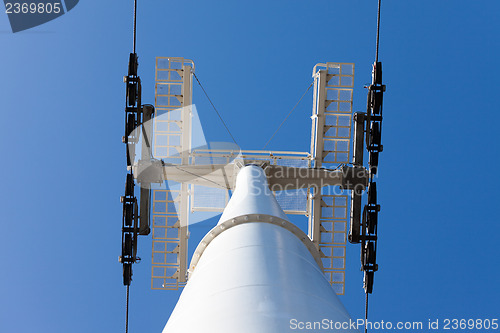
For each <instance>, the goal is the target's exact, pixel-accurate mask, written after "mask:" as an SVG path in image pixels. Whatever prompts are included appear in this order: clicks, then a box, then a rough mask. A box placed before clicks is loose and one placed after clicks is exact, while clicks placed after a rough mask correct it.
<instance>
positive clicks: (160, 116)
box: [151, 57, 194, 290]
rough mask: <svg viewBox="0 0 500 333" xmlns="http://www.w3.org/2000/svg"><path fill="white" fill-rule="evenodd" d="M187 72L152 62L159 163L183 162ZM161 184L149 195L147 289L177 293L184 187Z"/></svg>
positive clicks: (189, 66)
mask: <svg viewBox="0 0 500 333" xmlns="http://www.w3.org/2000/svg"><path fill="white" fill-rule="evenodd" d="M192 70H194V63H193V62H192V61H191V60H187V59H184V58H165V57H157V58H156V69H155V79H156V82H155V109H156V116H155V118H154V123H153V133H152V135H153V140H152V141H153V156H154V157H155V158H158V159H162V160H163V161H164V162H165V163H172V164H179V165H180V164H188V163H189V152H190V149H191V93H192V80H191V76H192V74H191V72H192ZM169 185H170V186H171V187H170V188H169ZM166 186H167V189H153V191H152V201H153V202H152V217H153V250H152V267H151V288H152V289H167V290H177V289H178V288H179V287H182V286H183V285H184V284H185V282H186V269H187V238H188V237H187V235H188V230H187V229H188V227H187V226H188V213H189V198H188V185H187V184H178V183H177V185H174V186H175V190H173V189H171V188H172V186H173V182H171V183H170V184H166Z"/></svg>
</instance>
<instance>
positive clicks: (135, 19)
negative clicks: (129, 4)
mask: <svg viewBox="0 0 500 333" xmlns="http://www.w3.org/2000/svg"><path fill="white" fill-rule="evenodd" d="M136 27H137V0H134V31H133V35H134V43H133V49H134V52H133V53H135V44H136V39H137V31H136Z"/></svg>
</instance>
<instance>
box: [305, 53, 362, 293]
mask: <svg viewBox="0 0 500 333" xmlns="http://www.w3.org/2000/svg"><path fill="white" fill-rule="evenodd" d="M313 77H314V97H313V115H312V119H313V124H312V133H311V152H312V154H313V159H314V166H315V167H316V168H327V169H334V168H337V167H339V166H340V165H341V164H345V163H349V162H350V155H351V118H352V101H353V87H354V64H352V63H330V62H329V63H326V64H317V65H316V66H315V67H314V69H313ZM330 190H332V188H331V187H325V188H322V189H315V190H314V189H313V190H311V196H310V198H309V205H310V211H311V214H310V215H309V237H311V239H312V240H313V243H314V244H315V245H316V246H317V247H318V249H319V250H320V252H321V256H322V260H323V265H324V271H325V275H326V277H327V279H328V281H329V282H330V284H331V285H332V287H333V288H334V290H335V292H336V293H337V294H338V295H343V294H344V289H345V255H346V238H347V218H348V215H347V212H348V201H349V200H348V199H349V198H348V196H347V195H330V194H328V193H334V192H329V191H330Z"/></svg>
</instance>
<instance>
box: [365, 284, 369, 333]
mask: <svg viewBox="0 0 500 333" xmlns="http://www.w3.org/2000/svg"><path fill="white" fill-rule="evenodd" d="M367 331H368V293H366V298H365V333H366V332H367Z"/></svg>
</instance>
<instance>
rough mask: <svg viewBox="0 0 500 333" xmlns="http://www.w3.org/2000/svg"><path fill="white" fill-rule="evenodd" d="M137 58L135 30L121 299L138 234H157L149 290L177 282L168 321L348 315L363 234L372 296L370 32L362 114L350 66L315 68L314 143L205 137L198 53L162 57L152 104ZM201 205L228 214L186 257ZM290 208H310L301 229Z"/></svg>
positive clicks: (264, 323) (378, 78)
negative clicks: (298, 147) (260, 146)
mask: <svg viewBox="0 0 500 333" xmlns="http://www.w3.org/2000/svg"><path fill="white" fill-rule="evenodd" d="M137 59H138V57H137V54H136V53H135V42H134V53H131V55H130V62H129V72H128V76H126V77H125V82H126V87H127V101H126V108H125V111H126V133H125V136H124V138H123V142H124V143H125V144H126V146H127V170H128V174H127V178H126V189H125V196H123V197H122V202H123V214H124V215H123V216H124V217H123V226H122V235H123V236H122V255H121V256H120V262H122V264H123V278H124V284H125V285H126V286H127V299H128V287H129V285H130V283H131V279H132V264H133V263H135V262H137V261H138V260H140V259H139V258H138V257H137V238H138V236H139V235H149V234H150V233H151V234H152V242H153V243H152V254H151V256H152V267H151V288H152V289H163V290H177V289H179V288H185V289H184V290H183V292H182V294H181V296H180V299H179V302H178V303H177V305H176V307H175V309H174V311H173V313H172V315H171V316H170V319H169V320H168V323H167V325H166V326H165V329H164V332H165V333H174V332H200V331H203V332H217V333H219V332H241V331H244V332H288V331H290V330H291V327H290V320H291V319H293V318H295V319H297V320H299V321H321V320H322V319H323V318H329V319H331V320H333V321H337V322H348V321H349V319H350V317H349V315H348V313H347V311H346V310H345V309H344V307H343V305H342V303H341V302H340V300H339V299H338V297H337V295H343V294H344V290H345V267H346V265H345V263H346V244H347V240H348V241H349V242H351V243H360V244H361V269H362V270H363V271H364V289H365V292H366V294H367V295H368V294H369V293H371V292H372V287H373V277H374V272H375V271H377V269H378V266H377V264H376V241H377V222H378V218H377V217H378V211H379V210H380V205H379V204H378V202H377V196H376V183H375V182H374V181H373V179H374V175H375V174H376V173H377V167H378V155H379V153H380V152H381V151H382V145H381V121H382V96H383V92H384V91H385V86H384V85H382V72H381V63H380V62H378V36H377V57H376V62H375V63H374V66H373V72H372V84H371V85H370V86H369V87H368V104H367V112H366V113H361V112H356V113H353V108H352V106H353V88H354V64H352V63H333V62H327V63H319V64H317V65H315V66H314V67H313V72H312V77H313V84H312V85H313V112H312V117H311V119H312V131H311V149H310V151H309V152H295V151H264V150H241V149H240V147H238V146H237V145H236V143H234V144H232V143H231V144H227V143H226V144H223V143H207V142H205V141H204V137H203V132H202V128H201V125H200V124H199V118H198V117H197V111H196V108H195V107H194V105H193V103H192V95H193V94H192V87H193V79H194V80H196V81H198V83H199V80H198V78H197V77H196V74H195V64H194V62H193V61H192V60H189V59H184V58H172V57H158V58H157V59H156V69H155V80H156V84H155V105H154V107H153V106H152V105H147V104H146V105H143V104H142V101H141V86H140V78H139V77H138V75H137V66H138V62H137ZM352 132H353V133H352ZM351 139H352V140H351ZM365 146H366V149H367V151H368V154H369V162H368V168H365V167H364V163H363V151H364V149H365ZM135 185H138V186H139V187H140V199H139V200H138V199H137V198H136V197H135V190H134V187H135ZM365 191H366V192H367V203H366V204H365V205H364V206H363V204H362V201H363V195H364V193H365ZM196 212H212V213H213V214H214V215H215V214H218V213H221V212H222V216H221V218H220V219H219V222H218V224H217V225H216V226H215V227H214V228H213V229H212V230H211V231H209V232H208V233H207V235H206V236H205V237H204V238H203V240H202V241H201V242H200V243H199V244H198V245H197V247H196V250H195V251H194V255H193V257H192V258H188V239H189V225H190V224H192V223H194V222H196V220H193V216H195V215H193V213H196ZM290 214H295V215H304V216H305V217H306V218H307V220H308V232H307V234H306V233H304V232H303V231H302V230H301V229H300V228H299V227H297V226H296V225H295V224H293V223H292V222H291V221H290V219H289V218H288V215H290ZM127 304H128V301H127ZM127 320H128V306H127ZM332 330H335V329H333V328H332ZM341 331H346V332H347V331H349V330H348V329H344V330H341Z"/></svg>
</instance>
